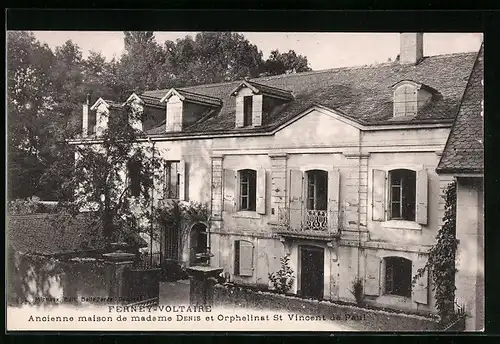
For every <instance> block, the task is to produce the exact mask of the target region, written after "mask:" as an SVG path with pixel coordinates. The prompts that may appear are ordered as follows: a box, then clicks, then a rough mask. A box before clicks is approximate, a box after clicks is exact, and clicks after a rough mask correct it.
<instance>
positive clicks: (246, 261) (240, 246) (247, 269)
mask: <svg viewBox="0 0 500 344" xmlns="http://www.w3.org/2000/svg"><path fill="white" fill-rule="evenodd" d="M253 250H254V247H253V244H252V243H251V242H249V241H245V240H236V241H235V242H234V274H235V275H238V276H252V275H253Z"/></svg>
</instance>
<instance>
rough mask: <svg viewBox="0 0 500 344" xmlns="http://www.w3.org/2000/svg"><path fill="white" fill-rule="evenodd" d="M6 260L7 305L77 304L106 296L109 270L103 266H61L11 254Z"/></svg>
mask: <svg viewBox="0 0 500 344" xmlns="http://www.w3.org/2000/svg"><path fill="white" fill-rule="evenodd" d="M8 260H9V261H8V274H7V281H8V291H7V293H8V295H7V299H8V301H9V304H10V305H16V304H17V305H19V304H26V303H28V304H37V303H39V304H47V303H63V302H71V303H75V302H78V303H80V302H81V301H82V300H88V298H90V297H93V298H95V297H107V296H108V291H109V284H108V280H109V279H108V278H107V274H108V270H109V269H108V266H107V265H106V264H105V263H103V262H99V261H96V260H93V261H80V262H63V261H60V260H57V259H55V258H51V257H44V256H38V255H23V254H19V253H16V252H12V251H11V250H9V259H8Z"/></svg>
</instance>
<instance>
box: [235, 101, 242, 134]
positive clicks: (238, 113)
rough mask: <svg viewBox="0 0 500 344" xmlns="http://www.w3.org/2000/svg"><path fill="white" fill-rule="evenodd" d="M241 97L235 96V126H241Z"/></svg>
mask: <svg viewBox="0 0 500 344" xmlns="http://www.w3.org/2000/svg"><path fill="white" fill-rule="evenodd" d="M243 99H244V98H243V97H236V116H235V125H236V128H241V127H243V113H244V111H243V104H244V103H243Z"/></svg>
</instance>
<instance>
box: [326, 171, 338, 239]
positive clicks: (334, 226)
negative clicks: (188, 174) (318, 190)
mask: <svg viewBox="0 0 500 344" xmlns="http://www.w3.org/2000/svg"><path fill="white" fill-rule="evenodd" d="M339 206H340V171H339V170H338V169H334V170H332V171H329V172H328V228H330V230H333V231H337V230H338V226H339V210H340V207H339Z"/></svg>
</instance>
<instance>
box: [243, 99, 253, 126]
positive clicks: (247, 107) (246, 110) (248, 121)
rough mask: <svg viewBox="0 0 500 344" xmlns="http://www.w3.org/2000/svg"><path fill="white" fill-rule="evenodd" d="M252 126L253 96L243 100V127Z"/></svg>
mask: <svg viewBox="0 0 500 344" xmlns="http://www.w3.org/2000/svg"><path fill="white" fill-rule="evenodd" d="M251 125H252V96H246V97H244V98H243V126H244V127H248V126H251Z"/></svg>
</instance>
